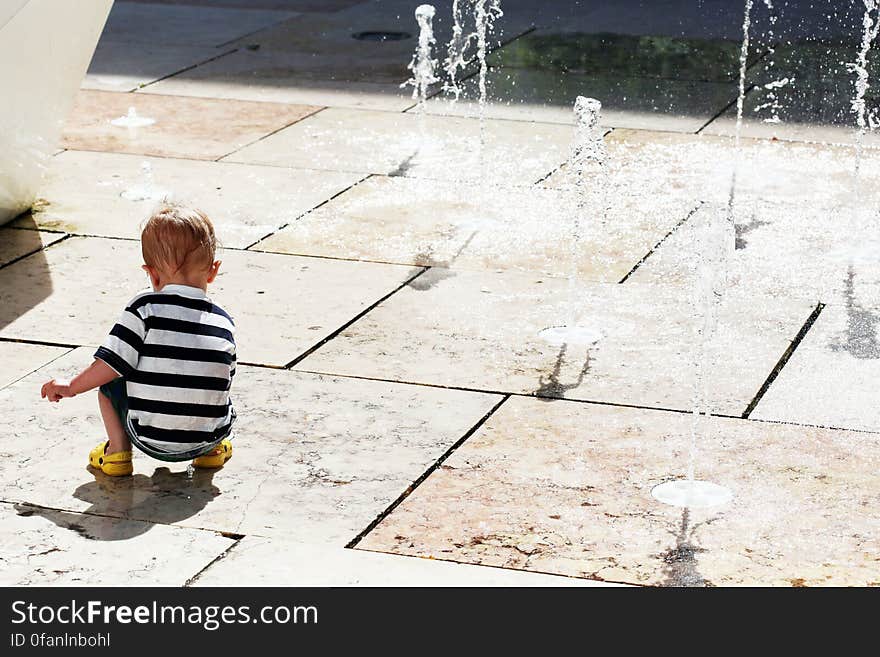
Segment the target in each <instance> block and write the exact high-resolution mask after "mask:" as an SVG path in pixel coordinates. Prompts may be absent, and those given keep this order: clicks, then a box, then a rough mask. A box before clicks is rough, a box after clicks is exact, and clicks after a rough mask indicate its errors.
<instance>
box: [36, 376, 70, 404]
mask: <svg viewBox="0 0 880 657" xmlns="http://www.w3.org/2000/svg"><path fill="white" fill-rule="evenodd" d="M73 396H74V394H73V393H72V392H71V391H70V384H69V383H66V382H64V381H56V380H55V379H52V380H51V381H47V382H46V383H44V384H43V387H42V388H41V389H40V397H42V398H44V399H48V400H49V401H50V402H57V401H60V400H61V399H63V398H64V397H73Z"/></svg>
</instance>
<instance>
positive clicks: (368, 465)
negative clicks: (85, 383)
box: [0, 348, 501, 547]
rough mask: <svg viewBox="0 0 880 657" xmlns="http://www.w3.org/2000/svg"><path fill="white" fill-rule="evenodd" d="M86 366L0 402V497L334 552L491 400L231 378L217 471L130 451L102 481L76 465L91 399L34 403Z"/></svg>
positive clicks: (381, 386) (63, 367)
mask: <svg viewBox="0 0 880 657" xmlns="http://www.w3.org/2000/svg"><path fill="white" fill-rule="evenodd" d="M89 362H91V350H89V349H86V348H82V349H78V350H76V351H75V352H73V353H72V354H70V355H68V356H66V357H64V358H63V359H59V360H58V361H56V362H54V363H52V365H51V366H50V367H48V368H44V369H43V370H41V371H38V372H36V373H34V374H32V375H30V376H28V377H26V378H25V379H22V380H20V381H18V382H17V383H15V384H13V385H11V386H9V387H7V388H4V389H3V390H0V400H2V403H3V404H4V407H6V408H15V409H19V411H20V412H17V413H16V414H14V416H13V415H10V414H7V415H5V416H4V417H3V418H0V436H2V438H0V450H2V452H3V453H4V458H3V459H2V460H0V470H2V471H3V477H2V482H3V483H0V499H5V500H10V501H14V502H30V503H32V504H40V505H43V506H49V507H53V508H59V509H64V510H69V511H75V512H89V513H93V514H99V515H107V516H113V517H123V518H127V519H132V520H141V521H147V522H157V523H163V524H175V525H180V526H188V527H198V528H208V529H213V530H217V531H227V532H234V533H241V534H248V535H250V534H257V535H263V536H266V535H269V536H284V537H286V538H289V539H291V540H295V541H310V542H322V543H333V544H334V545H336V546H338V547H342V546H344V545H345V544H346V543H348V542H349V541H350V540H351V539H353V538H354V537H355V536H357V535H358V534H359V533H360V532H361V531H363V530H364V529H365V528H366V527H367V526H368V525H369V523H370V522H371V521H372V520H374V519H375V518H376V517H377V516H378V515H379V514H380V513H382V512H383V511H384V510H385V509H386V508H387V507H388V505H390V504H391V503H392V502H393V501H394V500H395V499H397V497H398V496H399V495H400V494H401V493H403V491H404V490H406V488H407V487H408V486H409V485H410V484H411V483H412V482H413V481H414V480H415V479H417V478H418V477H419V476H421V475H422V474H423V473H424V472H425V471H426V470H427V469H428V468H429V467H430V466H431V465H432V464H433V463H434V462H435V461H436V460H437V459H439V458H440V457H441V456H442V455H443V453H444V452H445V451H446V450H447V449H448V448H449V447H451V446H452V445H453V444H454V443H455V442H456V441H457V440H458V439H459V438H460V437H461V436H463V435H464V434H465V433H466V432H467V431H468V430H469V429H470V428H471V427H472V426H473V425H475V424H476V423H477V422H478V421H479V420H480V418H482V417H483V416H484V415H485V414H486V413H487V412H488V411H489V410H490V409H491V408H492V407H493V406H494V405H495V404H496V403H497V402H498V401H499V400H500V399H501V398H500V397H499V396H497V395H489V394H479V393H465V392H459V391H452V390H438V389H433V388H426V387H420V386H407V385H402V384H397V383H385V382H365V381H355V380H351V379H338V378H333V377H319V376H314V375H308V374H301V373H295V372H290V371H286V370H276V369H269V368H254V367H247V366H240V368H239V371H238V373H237V374H236V377H235V384H234V386H233V399H234V402H235V405H236V409H237V411H238V416H239V420H238V423H237V425H236V430H235V435H234V438H233V443H234V445H235V453H234V455H233V458H232V460H231V461H230V462H229V463H228V464H227V465H226V467H224V468H222V469H219V470H215V471H209V470H196V471H194V472H193V473H191V474H189V473H187V464H186V463H176V464H175V463H163V462H160V461H155V460H153V459H150V458H148V457H146V456H144V455H143V454H140V453H139V452H138V453H136V454H135V459H134V460H135V464H134V465H135V475H134V476H133V477H129V478H120V479H113V478H109V477H105V476H104V475H101V474H100V473H98V474H92V473H91V472H90V471H89V470H88V469H87V467H86V463H87V455H88V451H89V450H90V449H91V448H92V447H93V446H94V444H95V443H97V442H98V441H99V440H100V438H101V434H102V433H103V428H102V425H101V421H100V418H99V415H98V407H97V399H96V394H97V393H93V392H92V393H88V394H84V395H79V396H77V397H74V398H72V399H66V400H64V402H63V403H60V404H57V405H56V404H51V405H50V404H49V403H48V402H46V401H45V400H41V399H40V396H39V387H40V384H41V383H42V382H43V381H45V380H47V379H48V378H50V377H58V378H63V377H69V376H71V375H72V374H73V373H75V372H76V371H77V370H78V368H81V367H84V366H85V365H86V364H88V363H89ZM35 436H43V437H45V438H44V440H42V441H40V440H36V439H34V438H32V437H35ZM61 446H63V449H59V447H61ZM50 452H51V453H52V454H53V461H52V462H53V467H52V468H51V469H48V470H47V468H46V466H45V464H46V461H45V459H46V458H47V455H48V454H49V453H50Z"/></svg>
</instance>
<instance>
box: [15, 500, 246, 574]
mask: <svg viewBox="0 0 880 657" xmlns="http://www.w3.org/2000/svg"><path fill="white" fill-rule="evenodd" d="M0 518H2V521H3V534H2V535H0V562H2V563H3V568H2V570H0V584H2V585H3V586H144V585H150V586H183V585H184V584H185V583H186V582H187V580H188V579H189V578H190V577H193V576H194V575H195V574H196V573H197V572H199V571H200V570H202V569H203V568H205V566H207V565H208V564H209V563H210V562H211V561H213V560H214V559H216V558H217V557H219V556H220V555H221V554H222V553H223V551H224V550H226V549H228V548H229V546H230V544H231V543H232V541H231V540H230V539H228V538H225V537H223V536H220V535H219V534H216V533H214V532H205V531H199V530H195V529H184V528H181V527H168V526H165V525H154V524H151V523H148V522H139V521H133V520H118V519H114V518H101V517H98V516H92V515H84V514H81V513H70V512H65V511H55V510H51V509H41V508H39V507H33V506H28V505H19V504H16V505H13V504H7V503H5V502H0Z"/></svg>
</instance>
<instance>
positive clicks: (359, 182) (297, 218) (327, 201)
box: [244, 173, 374, 253]
mask: <svg viewBox="0 0 880 657" xmlns="http://www.w3.org/2000/svg"><path fill="white" fill-rule="evenodd" d="M373 175H374V174H372V173H368V174H366V175H365V176H363V177H361V178H360V179H359V180H356V181H355V182H353V183H352V184H351V185H349V186H348V187H346V188H345V189H343V190H341V191H338V192H336V193H335V194H333V195H332V196H331V197H329V198H327V199H324V200H323V201H321V202H320V203H318V205H316V206H315V207H313V208H309V209H308V210H306V211H305V212H303V213H302V214H300V215H298V216H296V217H294V219H293V220H292V221H288V222H287V223H286V224H284V225H282V226H279V227H278V228H276V229H275V230H273V231H272V232H270V233H268V234H266V235H263V236H262V237H261V238H260V239H258V240H257V241H256V242H254V243H253V244H249V245H248V246H246V247H244V250H245V251H249V250H250V249H253V248H254V247H255V246H256V245H257V244H259V243H260V242H263V241H265V240H267V239H269V238H270V237H272V236H273V235H275V234H276V233H278V232H280V231H282V230H284V229H285V228H287V227H288V226H290V225H291V224H293V223H296V222H297V221H299V220H300V219H302V218H303V217H305V216H306V215H309V214H311V213H312V212H314V211H315V210H317V209H318V208H321V207H324V206H325V205H327V204H328V203H330V202H331V201H332V200H334V199H336V198H338V197H340V196H342V195H343V194H345V193H346V192H348V191H350V190H352V189H354V188H355V187H357V186H358V185H360V184H361V183H362V182H364V181H365V180H367V179H368V178H371V177H372V176H373ZM254 250H255V251H259V250H260V249H254ZM264 253H273V252H272V251H264Z"/></svg>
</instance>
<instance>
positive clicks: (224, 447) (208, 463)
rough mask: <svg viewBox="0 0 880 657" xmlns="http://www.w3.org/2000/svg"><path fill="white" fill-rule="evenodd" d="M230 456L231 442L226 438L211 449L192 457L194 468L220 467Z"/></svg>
mask: <svg viewBox="0 0 880 657" xmlns="http://www.w3.org/2000/svg"><path fill="white" fill-rule="evenodd" d="M231 458H232V443H231V442H229V441H228V440H227V439H226V438H224V439H223V440H221V441H220V444H219V445H217V447H215V448H214V450H213V451H210V452H208V453H207V454H205V455H203V456H197V457H195V458H194V459H193V467H194V468H222V467H223V466H224V465H225V464H226V461H228V460H229V459H231Z"/></svg>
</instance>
